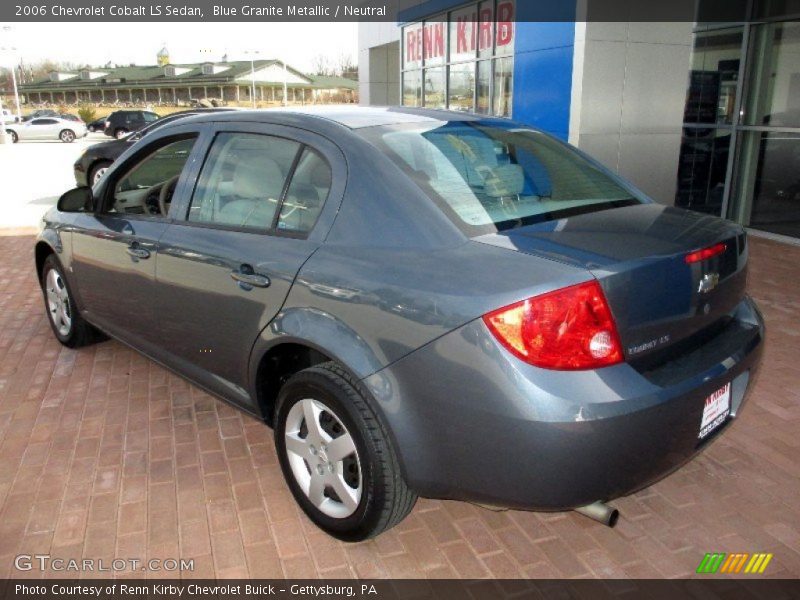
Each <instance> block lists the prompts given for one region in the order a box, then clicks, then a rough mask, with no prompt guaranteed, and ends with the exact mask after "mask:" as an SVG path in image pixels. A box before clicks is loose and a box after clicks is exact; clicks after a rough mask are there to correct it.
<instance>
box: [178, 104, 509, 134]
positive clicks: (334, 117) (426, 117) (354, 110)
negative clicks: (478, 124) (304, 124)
mask: <svg viewBox="0 0 800 600" xmlns="http://www.w3.org/2000/svg"><path fill="white" fill-rule="evenodd" d="M276 113H279V114H285V115H296V116H307V117H311V118H317V119H324V120H327V121H332V122H334V123H338V124H340V125H342V126H344V127H347V128H348V129H361V128H364V127H378V126H386V125H400V124H404V123H441V122H442V121H464V122H474V121H486V120H495V119H492V117H484V116H482V115H474V114H469V113H462V112H454V111H448V110H437V109H431V108H409V107H404V106H397V107H374V106H348V105H330V106H311V107H291V108H268V109H257V110H237V111H222V112H221V113H216V114H214V115H208V114H206V115H196V116H194V117H189V118H191V119H192V120H193V121H196V122H197V121H215V120H223V119H224V120H225V121H256V122H258V121H261V120H263V121H264V122H268V121H269V119H268V118H267V117H268V115H270V114H276Z"/></svg>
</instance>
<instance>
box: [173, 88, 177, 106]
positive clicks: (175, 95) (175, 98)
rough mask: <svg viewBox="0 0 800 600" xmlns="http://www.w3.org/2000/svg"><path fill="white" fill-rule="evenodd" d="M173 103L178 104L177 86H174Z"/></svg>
mask: <svg viewBox="0 0 800 600" xmlns="http://www.w3.org/2000/svg"><path fill="white" fill-rule="evenodd" d="M172 103H173V104H175V105H176V106H177V105H178V92H177V91H176V90H175V88H172Z"/></svg>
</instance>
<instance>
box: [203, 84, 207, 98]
mask: <svg viewBox="0 0 800 600" xmlns="http://www.w3.org/2000/svg"><path fill="white" fill-rule="evenodd" d="M203 98H204V99H205V100H208V86H207V85H204V86H203Z"/></svg>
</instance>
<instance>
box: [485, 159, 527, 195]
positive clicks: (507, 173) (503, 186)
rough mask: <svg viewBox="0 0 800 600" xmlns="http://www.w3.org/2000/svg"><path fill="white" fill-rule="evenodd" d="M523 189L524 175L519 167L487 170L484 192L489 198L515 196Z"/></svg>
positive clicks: (506, 166) (511, 166)
mask: <svg viewBox="0 0 800 600" xmlns="http://www.w3.org/2000/svg"><path fill="white" fill-rule="evenodd" d="M524 187H525V174H524V172H523V171H522V167H521V166H519V165H497V166H496V167H491V168H489V169H487V171H486V175H485V179H484V191H485V192H486V195H487V196H489V197H491V198H503V197H505V196H517V195H519V194H521V193H522V189H523V188H524Z"/></svg>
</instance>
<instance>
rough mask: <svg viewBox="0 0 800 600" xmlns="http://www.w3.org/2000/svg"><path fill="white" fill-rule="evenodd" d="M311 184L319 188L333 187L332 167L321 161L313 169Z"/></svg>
mask: <svg viewBox="0 0 800 600" xmlns="http://www.w3.org/2000/svg"><path fill="white" fill-rule="evenodd" d="M311 185H313V186H314V187H318V188H326V189H327V188H330V187H331V169H330V167H329V166H328V165H326V164H325V163H324V162H322V161H320V162H318V163H317V164H316V165H314V168H313V169H311Z"/></svg>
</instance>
